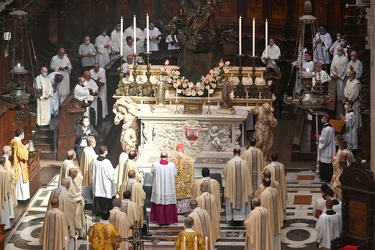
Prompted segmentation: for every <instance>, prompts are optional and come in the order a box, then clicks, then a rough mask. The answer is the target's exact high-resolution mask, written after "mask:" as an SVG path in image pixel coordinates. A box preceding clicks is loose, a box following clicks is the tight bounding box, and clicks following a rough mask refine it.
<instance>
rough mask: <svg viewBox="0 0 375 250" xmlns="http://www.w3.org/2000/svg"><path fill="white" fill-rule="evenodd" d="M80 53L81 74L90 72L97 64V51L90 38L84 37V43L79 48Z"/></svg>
mask: <svg viewBox="0 0 375 250" xmlns="http://www.w3.org/2000/svg"><path fill="white" fill-rule="evenodd" d="M78 53H79V56H80V57H81V70H82V71H81V72H83V71H86V70H90V69H91V68H92V66H93V65H94V63H95V55H96V49H95V45H94V44H92V43H91V41H90V37H89V36H85V37H84V41H83V43H82V44H81V45H80V46H79V48H78Z"/></svg>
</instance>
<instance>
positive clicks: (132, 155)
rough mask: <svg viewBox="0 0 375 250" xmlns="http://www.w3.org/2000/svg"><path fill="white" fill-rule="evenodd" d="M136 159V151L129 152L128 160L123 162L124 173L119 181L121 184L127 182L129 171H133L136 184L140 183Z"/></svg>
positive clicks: (140, 177) (140, 175)
mask: <svg viewBox="0 0 375 250" xmlns="http://www.w3.org/2000/svg"><path fill="white" fill-rule="evenodd" d="M137 159H138V153H137V151H135V150H130V152H129V159H128V160H127V161H126V162H125V171H124V172H123V177H122V178H121V179H120V180H121V183H122V182H124V181H127V180H128V173H129V171H130V170H134V172H135V179H136V180H137V181H138V182H141V180H142V174H141V173H140V172H139V169H138V163H137Z"/></svg>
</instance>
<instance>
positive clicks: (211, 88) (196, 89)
mask: <svg viewBox="0 0 375 250" xmlns="http://www.w3.org/2000/svg"><path fill="white" fill-rule="evenodd" d="M229 64H230V62H229V61H226V62H225V63H224V62H223V60H220V63H219V67H217V68H213V69H211V70H210V72H209V73H207V75H206V76H202V78H201V81H200V82H197V83H193V82H191V81H189V80H188V79H186V78H185V77H184V76H181V73H180V71H178V70H174V69H172V68H171V67H170V66H168V65H169V61H168V60H167V61H165V67H163V68H161V72H162V75H164V76H166V77H167V78H166V81H167V82H168V83H170V84H172V85H173V87H174V88H175V89H176V91H177V93H178V94H179V95H180V96H189V97H207V96H208V94H210V95H212V94H213V93H214V92H215V90H216V88H217V87H218V86H219V85H220V84H221V83H222V82H223V81H224V80H225V78H226V77H225V75H224V74H226V73H228V72H229Z"/></svg>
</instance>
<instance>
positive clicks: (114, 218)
mask: <svg viewBox="0 0 375 250" xmlns="http://www.w3.org/2000/svg"><path fill="white" fill-rule="evenodd" d="M112 204H113V209H112V210H110V211H109V214H110V215H109V222H110V223H111V224H113V225H114V226H115V227H116V228H117V229H118V231H119V233H120V236H121V238H128V235H129V231H130V230H131V229H130V227H131V226H132V224H130V220H129V218H128V216H127V215H126V213H124V212H122V211H121V210H120V207H121V199H119V198H115V199H113V202H112ZM128 245H129V243H128V242H121V244H120V249H121V250H128Z"/></svg>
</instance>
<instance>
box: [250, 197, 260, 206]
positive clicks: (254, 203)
mask: <svg viewBox="0 0 375 250" xmlns="http://www.w3.org/2000/svg"><path fill="white" fill-rule="evenodd" d="M251 203H252V204H253V208H256V207H259V206H260V199H259V198H253V199H252V200H251Z"/></svg>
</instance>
